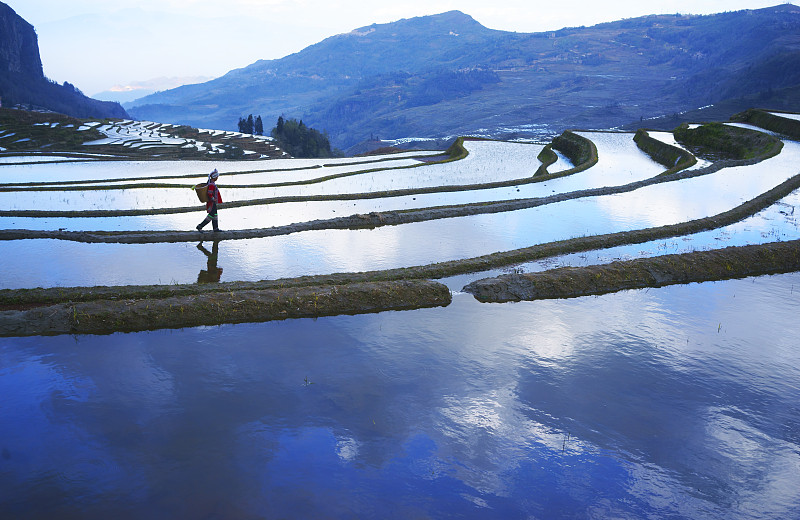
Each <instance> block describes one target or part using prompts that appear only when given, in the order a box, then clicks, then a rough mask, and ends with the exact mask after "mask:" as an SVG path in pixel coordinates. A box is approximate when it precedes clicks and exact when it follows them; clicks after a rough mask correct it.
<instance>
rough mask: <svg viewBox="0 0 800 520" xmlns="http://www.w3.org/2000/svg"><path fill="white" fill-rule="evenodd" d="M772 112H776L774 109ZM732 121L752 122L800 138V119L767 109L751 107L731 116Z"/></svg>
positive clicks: (793, 137)
mask: <svg viewBox="0 0 800 520" xmlns="http://www.w3.org/2000/svg"><path fill="white" fill-rule="evenodd" d="M771 112H776V111H775V110H772V111H771ZM731 121H735V122H739V123H750V124H753V125H755V126H759V127H761V128H765V129H767V130H771V131H773V132H777V133H779V134H784V135H787V136H789V137H791V138H792V139H798V140H800V121H798V120H796V119H789V118H787V117H780V116H776V115H774V114H770V113H769V112H767V111H766V110H761V109H759V108H751V109H749V110H745V111H744V112H741V113H739V114H735V115H733V116H732V117H731Z"/></svg>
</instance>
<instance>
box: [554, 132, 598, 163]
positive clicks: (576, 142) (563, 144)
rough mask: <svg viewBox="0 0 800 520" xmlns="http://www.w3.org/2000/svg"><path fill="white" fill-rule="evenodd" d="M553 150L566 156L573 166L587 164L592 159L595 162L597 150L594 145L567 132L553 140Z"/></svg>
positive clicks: (573, 133)
mask: <svg viewBox="0 0 800 520" xmlns="http://www.w3.org/2000/svg"><path fill="white" fill-rule="evenodd" d="M553 148H555V149H556V150H558V151H559V152H561V153H563V154H564V155H566V156H567V158H568V159H569V160H570V161H572V164H574V165H575V166H578V165H582V164H585V163H589V162H590V161H592V160H593V159H594V162H595V163H596V162H597V148H596V147H595V146H594V143H592V141H590V140H589V139H586V138H585V137H581V136H580V135H578V134H576V133H575V132H571V131H569V130H566V131H565V132H564V133H563V134H561V135H559V136H557V137H556V138H555V139H553ZM592 164H594V163H592Z"/></svg>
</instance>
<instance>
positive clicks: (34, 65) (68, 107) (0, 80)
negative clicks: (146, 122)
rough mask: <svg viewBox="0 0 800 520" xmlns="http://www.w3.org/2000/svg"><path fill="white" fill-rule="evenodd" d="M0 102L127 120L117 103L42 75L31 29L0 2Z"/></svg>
mask: <svg viewBox="0 0 800 520" xmlns="http://www.w3.org/2000/svg"><path fill="white" fill-rule="evenodd" d="M0 99H2V103H3V105H4V106H13V105H17V104H19V105H25V106H35V107H37V108H45V109H48V110H52V111H54V112H60V113H63V114H67V115H70V116H74V117H127V116H128V115H127V113H126V112H125V110H124V109H123V108H122V106H120V104H119V103H109V102H104V101H98V100H96V99H91V98H88V97H86V96H84V95H83V94H82V93H81V92H80V91H79V90H78V89H76V88H75V87H74V86H72V85H70V84H69V83H67V82H64V84H63V85H59V84H57V83H53V82H52V81H50V80H48V79H47V78H46V77H45V76H44V71H43V69H42V60H41V58H40V56H39V44H38V40H37V37H36V31H34V29H33V26H32V25H31V24H29V23H28V22H26V21H25V20H24V19H22V18H21V17H20V16H19V15H18V14H17V13H16V12H14V10H13V9H11V8H10V7H9V6H8V5H6V4H4V3H2V2H0Z"/></svg>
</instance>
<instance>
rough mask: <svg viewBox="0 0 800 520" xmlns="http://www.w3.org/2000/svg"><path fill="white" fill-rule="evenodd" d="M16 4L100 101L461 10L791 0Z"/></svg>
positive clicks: (567, 10) (594, 18)
mask: <svg viewBox="0 0 800 520" xmlns="http://www.w3.org/2000/svg"><path fill="white" fill-rule="evenodd" d="M6 3H7V4H8V5H9V6H10V7H11V8H12V9H14V10H15V11H16V12H17V14H19V15H20V16H22V17H23V18H24V19H25V20H26V21H28V22H29V23H31V24H32V25H33V26H34V27H35V29H36V32H37V35H38V38H39V47H40V53H41V57H42V62H43V65H44V72H45V74H46V75H47V76H48V77H49V78H51V79H52V80H54V81H57V82H59V83H61V82H64V81H69V82H70V83H72V84H74V85H75V86H77V87H78V88H80V89H81V90H82V91H83V92H85V93H86V94H88V95H90V96H91V95H94V94H97V93H100V92H103V91H107V90H110V89H111V88H112V87H123V88H124V87H126V86H133V85H135V84H137V83H140V84H141V83H146V82H151V81H152V80H154V79H155V78H160V77H167V78H175V77H178V78H183V77H199V76H204V77H218V76H221V75H223V74H225V73H227V72H228V71H230V70H233V69H236V68H241V67H245V66H247V65H249V64H251V63H253V62H255V61H257V60H259V59H278V58H282V57H284V56H287V55H289V54H292V53H294V52H298V51H300V50H302V49H304V48H306V47H308V46H309V45H313V44H315V43H317V42H319V41H322V40H324V39H325V38H328V37H330V36H333V35H335V34H341V33H346V32H350V31H352V30H353V29H357V28H359V27H364V26H367V25H371V24H373V23H390V22H394V21H397V20H400V19H403V18H413V17H416V16H425V15H433V14H439V13H443V12H447V11H451V10H459V11H461V12H464V13H465V14H468V15H470V16H472V17H473V18H474V19H475V20H477V21H478V22H479V23H481V24H482V25H484V26H486V27H488V28H491V29H498V30H505V31H516V32H540V31H547V30H557V29H560V28H563V27H575V26H581V25H586V26H590V25H596V24H598V23H603V22H608V21H613V20H618V19H622V18H635V17H638V16H644V15H648V14H675V13H682V14H711V13H716V12H724V11H732V10H741V9H760V8H764V7H770V6H774V5H779V4H780V3H781V2H779V1H774V0H773V1H767V0H734V1H722V0H710V1H706V2H702V3H698V2H690V1H686V0H673V1H657V2H648V3H643V2H634V1H631V0H621V1H614V2H606V3H603V4H598V3H594V2H588V1H586V0H565V1H564V2H561V3H559V4H558V5H557V6H556V5H552V4H550V5H547V6H545V10H537V9H534V8H531V4H530V3H529V2H522V1H521V0H520V1H517V0H515V1H510V2H504V3H503V4H502V5H496V4H487V3H485V2H482V1H475V0H464V1H459V2H456V1H451V0H434V1H427V2H421V1H418V0H410V1H407V2H404V3H402V4H388V5H372V4H369V5H368V6H367V7H365V6H364V4H362V3H356V2H355V1H353V0H343V1H341V2H338V3H330V2H319V1H318V0H306V1H302V0H301V1H285V0H267V1H260V0H232V1H230V2H226V4H225V8H224V16H222V17H220V7H219V4H218V3H213V2H210V1H208V0H159V1H158V2H156V1H154V0H140V1H138V2H136V3H135V4H134V5H135V7H125V8H119V7H118V6H115V5H109V4H108V3H107V2H104V1H101V0H76V1H73V2H69V3H64V2H57V1H54V0H25V2H21V1H11V2H6ZM76 56H78V57H80V59H77V60H76V59H75V58H76ZM165 88H169V87H165ZM157 89H158V87H157Z"/></svg>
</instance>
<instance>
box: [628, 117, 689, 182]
mask: <svg viewBox="0 0 800 520" xmlns="http://www.w3.org/2000/svg"><path fill="white" fill-rule="evenodd" d="M633 140H634V142H635V143H636V146H638V147H639V149H641V150H642V151H643V152H644V153H646V154H647V155H649V156H650V157H651V158H652V159H653V160H654V161H656V162H657V163H658V164H661V165H663V166H666V167H667V168H668V169H667V171H665V172H664V173H662V174H661V175H670V174H672V173H675V172H679V171H681V170H685V169H686V168H689V167H691V166H694V165H695V164H697V158H696V157H695V156H694V155H692V154H690V153H689V152H687V151H686V150H681V149H680V148H678V147H677V146H672V145H669V144H666V143H664V142H663V141H659V140H658V139H653V138H652V137H650V134H648V133H647V131H646V130H644V129H641V128H640V129H639V130H637V131H636V135H634V136H633Z"/></svg>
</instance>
